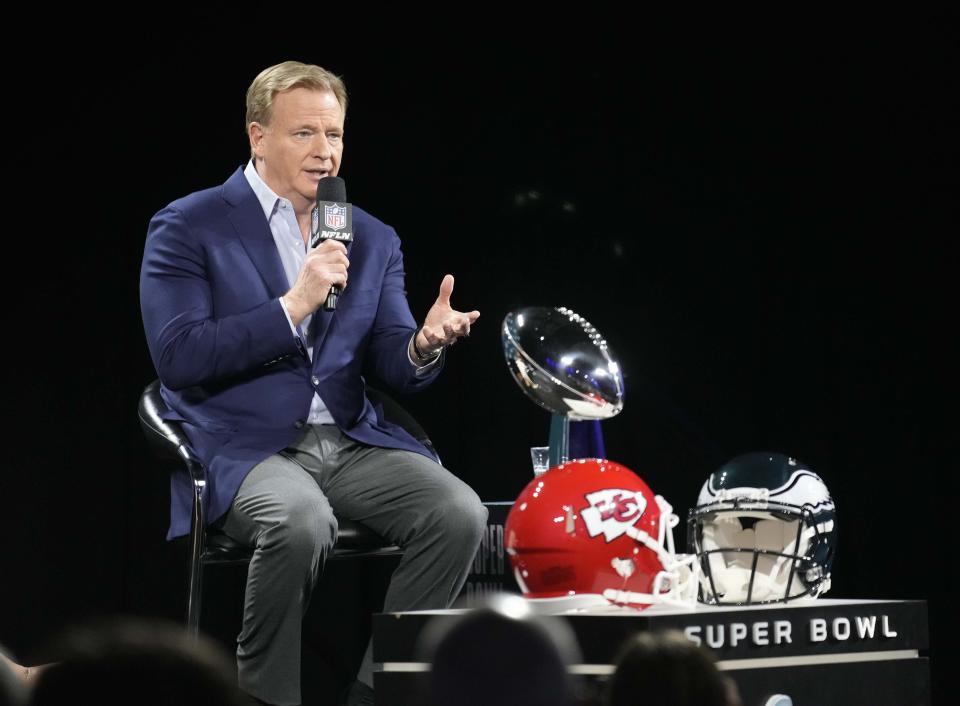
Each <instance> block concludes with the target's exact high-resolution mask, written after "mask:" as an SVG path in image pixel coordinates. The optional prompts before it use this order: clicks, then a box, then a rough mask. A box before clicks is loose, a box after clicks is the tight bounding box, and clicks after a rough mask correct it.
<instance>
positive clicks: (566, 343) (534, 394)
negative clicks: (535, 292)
mask: <svg viewBox="0 0 960 706" xmlns="http://www.w3.org/2000/svg"><path fill="white" fill-rule="evenodd" d="M501 335H502V341H503V353H504V355H505V356H506V359H507V367H508V368H510V373H511V374H512V375H513V379H514V380H516V381H517V384H518V385H519V386H520V389H521V390H523V391H524V392H525V393H526V394H527V396H528V397H529V398H530V399H532V400H533V401H534V402H536V403H537V404H538V405H540V406H541V407H543V408H545V409H548V410H550V411H551V412H554V413H555V414H560V415H563V416H564V417H566V418H568V419H572V420H579V421H582V420H587V419H609V418H610V417H613V416H614V415H616V414H618V413H619V412H620V410H621V409H623V374H622V373H621V372H620V365H619V364H618V363H617V361H616V360H614V358H613V356H612V355H611V353H610V349H609V348H608V347H607V342H606V340H604V338H603V336H601V335H600V332H599V331H597V330H596V329H595V328H594V327H593V326H591V325H590V322H589V321H587V320H586V319H584V318H583V317H582V316H580V315H578V314H577V313H575V312H573V311H571V310H570V309H567V308H565V307H558V308H551V307H542V306H532V307H526V308H523V309H517V310H516V311H511V312H510V313H509V314H507V315H506V317H505V318H504V319H503V329H502V332H501Z"/></svg>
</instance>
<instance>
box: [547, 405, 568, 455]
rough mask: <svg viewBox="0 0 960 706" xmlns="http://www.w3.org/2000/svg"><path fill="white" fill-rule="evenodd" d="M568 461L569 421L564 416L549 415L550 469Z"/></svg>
mask: <svg viewBox="0 0 960 706" xmlns="http://www.w3.org/2000/svg"><path fill="white" fill-rule="evenodd" d="M569 460H570V419H569V418H568V417H567V416H566V415H565V414H556V413H554V414H551V415H550V467H551V468H552V467H553V466H559V465H560V464H561V463H566V462H567V461H569Z"/></svg>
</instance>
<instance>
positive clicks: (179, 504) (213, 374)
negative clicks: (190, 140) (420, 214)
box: [140, 169, 441, 538]
mask: <svg viewBox="0 0 960 706" xmlns="http://www.w3.org/2000/svg"><path fill="white" fill-rule="evenodd" d="M353 226H354V228H353V231H354V242H353V245H352V247H351V249H350V280H349V283H348V286H347V287H346V289H345V290H344V292H343V294H342V296H341V297H340V301H339V304H338V306H337V309H336V311H335V312H325V311H323V309H322V307H321V309H320V310H319V311H317V312H316V313H315V314H314V316H315V318H316V323H315V325H314V326H313V327H312V329H313V331H314V336H315V338H314V342H313V345H314V348H313V362H312V363H311V362H310V361H309V360H308V359H307V356H306V353H305V351H303V350H302V349H301V345H300V344H299V341H298V339H297V338H296V337H295V336H294V335H293V334H292V332H291V330H290V326H289V324H288V322H287V318H286V316H285V315H284V313H283V309H282V308H281V306H280V302H279V301H278V300H279V297H281V296H282V295H283V294H284V293H286V291H287V290H288V289H289V287H288V284H287V280H286V276H285V274H284V271H283V266H282V265H281V262H280V256H279V254H278V252H277V247H276V244H275V243H274V240H273V236H272V234H271V232H270V228H269V226H268V224H267V220H266V217H265V216H264V213H263V209H262V207H261V205H260V202H259V201H258V200H257V198H256V196H255V195H254V193H253V190H252V189H251V188H250V185H249V184H248V183H247V180H246V178H245V177H244V175H243V170H242V169H238V170H237V171H236V173H234V174H233V176H231V177H230V179H228V180H227V182H226V183H225V184H223V185H222V186H219V187H216V188H213V189H207V190H205V191H199V192H197V193H194V194H190V195H189V196H186V197H184V198H182V199H179V200H177V201H174V202H173V203H171V204H170V205H169V206H167V207H166V208H164V209H163V210H161V211H160V212H159V213H157V214H156V215H155V216H154V217H153V219H152V220H151V221H150V227H149V230H148V232H147V241H146V248H145V251H144V255H143V265H142V268H141V271H140V305H141V310H142V313H143V322H144V328H145V331H146V336H147V344H148V346H149V348H150V355H151V357H152V358H153V363H154V366H155V367H156V369H157V373H158V375H159V378H160V382H161V385H162V387H161V392H162V394H163V397H164V399H165V400H166V401H167V404H168V405H169V406H170V408H171V410H173V412H172V413H171V418H172V419H176V420H178V421H180V422H182V424H183V427H184V430H185V431H186V433H187V435H188V436H189V438H190V440H191V442H192V443H193V446H194V449H195V450H196V452H197V454H198V455H199V456H200V458H201V460H202V461H203V462H204V464H205V465H206V467H207V473H208V476H207V487H206V492H205V498H204V501H205V503H206V508H205V509H206V517H207V518H208V520H209V521H211V522H212V521H214V520H215V519H217V518H219V517H220V516H221V515H223V514H224V513H225V512H226V511H227V510H228V509H229V507H230V504H231V503H232V502H233V499H234V497H235V495H236V493H237V490H238V489H239V487H240V483H241V482H242V481H243V479H244V477H245V476H246V474H247V473H248V472H249V471H250V470H251V469H252V468H253V467H254V466H255V465H256V464H258V463H259V462H260V461H262V460H263V459H265V458H267V457H268V456H270V455H271V454H274V453H276V452H277V451H279V450H281V449H283V448H285V447H286V446H288V445H289V444H290V443H291V442H292V441H294V439H295V438H296V437H297V436H298V435H299V434H300V433H301V432H300V428H301V427H302V424H303V421H304V420H306V418H307V414H308V411H309V409H310V402H311V399H312V398H313V394H314V392H317V393H319V394H320V398H321V399H322V400H323V402H324V404H325V405H326V406H327V409H329V410H330V414H331V415H332V416H333V418H334V420H335V421H336V423H337V426H339V427H340V429H341V430H342V431H343V432H344V433H345V434H346V435H347V436H349V437H351V438H353V439H355V440H357V441H360V442H364V443H366V444H371V445H374V446H382V447H386V448H393V449H406V450H409V451H414V452H417V453H421V454H423V455H425V456H428V457H430V458H432V455H431V454H430V452H429V451H428V450H427V449H426V448H425V447H423V446H422V445H421V444H420V443H419V442H418V441H416V440H415V439H414V438H413V437H412V436H410V435H409V434H408V433H407V432H406V431H404V430H403V429H402V428H400V427H398V426H396V425H394V424H390V423H389V422H387V421H385V420H384V418H383V414H382V410H380V409H378V408H374V407H373V406H372V405H371V404H370V402H369V400H367V398H366V396H365V394H364V389H365V383H364V378H363V376H362V371H363V369H364V368H365V366H368V365H369V366H370V367H371V369H372V370H374V371H375V373H376V375H377V376H378V377H379V378H380V379H381V380H382V381H383V382H385V383H386V384H388V385H389V386H391V387H392V388H394V389H396V390H399V391H403V392H408V391H414V390H417V389H419V388H422V387H425V386H426V385H428V384H429V383H430V382H432V381H433V380H434V379H435V378H436V375H437V373H438V372H439V370H440V367H441V366H440V365H437V366H435V369H433V370H431V371H430V372H429V373H428V374H427V375H423V376H416V375H415V374H414V371H415V368H414V367H413V365H412V364H411V363H410V360H409V358H408V355H407V346H408V344H409V342H410V337H411V336H412V335H413V332H414V331H415V329H416V323H415V321H414V319H413V316H412V315H411V313H410V307H409V305H408V304H407V299H406V294H405V291H404V272H403V256H402V254H401V252H400V239H399V238H398V237H397V234H396V232H395V231H394V230H393V229H392V228H390V227H389V226H387V225H385V224H384V223H382V222H380V221H378V220H377V219H376V218H374V217H372V216H371V215H369V214H368V213H366V212H364V211H362V210H361V209H359V208H354V210H353ZM171 491H172V492H171V497H172V502H171V518H170V531H169V533H168V537H171V538H172V537H175V536H178V535H182V534H186V533H187V532H189V530H190V518H191V503H192V494H193V490H192V487H191V483H190V481H189V478H188V477H187V475H186V473H185V472H184V473H178V474H175V475H174V476H173V479H172V483H171Z"/></svg>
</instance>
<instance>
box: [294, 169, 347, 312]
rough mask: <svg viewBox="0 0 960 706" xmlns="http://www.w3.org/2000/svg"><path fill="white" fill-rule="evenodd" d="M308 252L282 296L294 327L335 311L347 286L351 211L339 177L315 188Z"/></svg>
mask: <svg viewBox="0 0 960 706" xmlns="http://www.w3.org/2000/svg"><path fill="white" fill-rule="evenodd" d="M314 214H315V218H314V228H313V233H312V235H311V238H310V251H309V252H308V253H307V258H306V260H304V263H303V266H302V267H301V268H300V273H299V274H298V275H297V281H296V282H294V284H293V287H291V288H290V291H289V292H287V293H286V294H285V295H284V298H283V299H284V304H285V305H286V308H287V312H288V313H289V314H290V318H291V319H292V320H293V323H294V325H295V326H299V325H300V323H301V322H302V321H303V320H304V319H305V318H306V317H307V316H309V315H310V314H312V313H313V312H315V311H316V310H317V309H319V308H320V307H321V306H324V307H325V309H326V310H327V311H332V310H334V309H336V307H337V299H338V297H339V295H340V292H341V290H342V289H343V288H344V287H346V286H347V269H348V268H349V267H350V261H349V260H348V259H347V247H346V245H345V243H350V242H353V207H352V206H351V205H350V204H349V203H346V186H345V185H344V182H343V179H340V178H339V177H324V178H323V179H321V180H320V181H319V183H318V184H317V206H316V209H315V211H314Z"/></svg>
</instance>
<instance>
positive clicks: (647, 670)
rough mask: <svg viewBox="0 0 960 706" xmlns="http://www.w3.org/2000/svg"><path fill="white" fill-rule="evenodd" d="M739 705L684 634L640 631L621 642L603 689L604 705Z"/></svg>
mask: <svg viewBox="0 0 960 706" xmlns="http://www.w3.org/2000/svg"><path fill="white" fill-rule="evenodd" d="M641 704H642V705H643V706H740V697H739V694H738V692H737V688H736V685H735V684H734V683H733V680H732V679H730V678H729V677H726V676H724V675H723V674H721V673H720V671H719V670H718V669H717V667H716V664H715V660H714V658H713V655H712V654H710V652H708V651H707V650H706V649H705V648H702V647H698V646H697V645H694V644H693V643H692V642H690V640H688V639H687V638H686V637H685V636H684V635H683V633H681V632H679V631H676V630H671V631H667V632H644V633H639V634H637V635H634V636H633V637H631V638H630V639H629V640H627V641H626V643H624V645H623V647H622V648H621V649H620V653H619V655H618V656H617V660H616V668H615V671H614V673H613V676H612V677H611V678H610V682H609V683H608V685H607V705H608V706H640V705H641Z"/></svg>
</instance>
